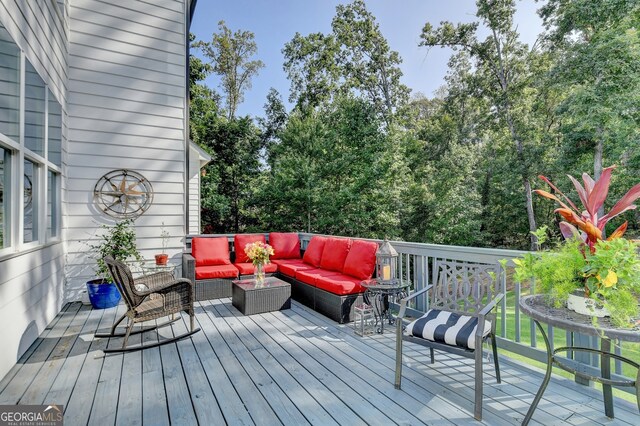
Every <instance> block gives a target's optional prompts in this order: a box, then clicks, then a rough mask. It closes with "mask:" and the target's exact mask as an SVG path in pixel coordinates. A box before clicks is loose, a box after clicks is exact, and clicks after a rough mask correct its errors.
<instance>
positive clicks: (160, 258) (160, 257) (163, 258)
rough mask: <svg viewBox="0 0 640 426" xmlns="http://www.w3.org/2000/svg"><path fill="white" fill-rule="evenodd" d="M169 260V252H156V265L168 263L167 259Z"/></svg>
mask: <svg viewBox="0 0 640 426" xmlns="http://www.w3.org/2000/svg"><path fill="white" fill-rule="evenodd" d="M168 260H169V255H168V254H164V253H163V254H156V265H162V266H164V265H166V264H167V261H168Z"/></svg>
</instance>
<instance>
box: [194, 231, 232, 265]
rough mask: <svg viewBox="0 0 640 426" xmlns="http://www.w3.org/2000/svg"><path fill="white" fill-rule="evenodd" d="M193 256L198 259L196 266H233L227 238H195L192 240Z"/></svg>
mask: <svg viewBox="0 0 640 426" xmlns="http://www.w3.org/2000/svg"><path fill="white" fill-rule="evenodd" d="M191 255H192V256H193V257H194V258H195V259H196V266H215V265H230V264H231V259H230V258H229V241H228V240H227V237H215V238H194V239H192V240H191Z"/></svg>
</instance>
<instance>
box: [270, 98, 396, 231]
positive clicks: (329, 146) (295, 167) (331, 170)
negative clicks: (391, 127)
mask: <svg viewBox="0 0 640 426" xmlns="http://www.w3.org/2000/svg"><path fill="white" fill-rule="evenodd" d="M380 126H381V121H380V118H379V117H378V115H377V114H376V112H375V111H374V109H373V108H372V107H371V105H369V104H368V103H366V102H364V101H363V100H359V99H354V98H338V99H336V101H335V102H334V103H331V104H329V105H326V106H325V107H323V108H322V109H321V110H316V111H307V112H306V113H302V112H301V111H295V112H294V113H292V115H291V116H290V117H289V120H288V122H287V126H286V128H285V129H284V130H283V131H282V133H281V143H280V144H278V145H277V146H275V147H274V150H275V153H274V158H275V162H274V165H273V168H272V170H271V172H270V173H271V178H270V180H269V182H268V186H267V187H266V188H264V190H263V194H264V195H263V200H264V201H263V203H264V205H268V206H269V207H268V208H267V209H266V212H265V213H266V214H267V215H268V218H267V221H268V226H269V227H273V228H274V229H290V230H306V231H309V232H321V233H332V234H338V235H352V236H362V237H373V236H376V237H382V236H384V235H385V234H386V235H389V236H397V235H399V231H398V211H397V207H398V204H399V196H398V191H397V190H396V189H395V188H394V187H393V185H394V183H396V182H397V180H396V177H397V176H398V175H399V173H398V168H397V164H396V158H395V157H394V154H393V150H392V149H391V147H392V146H393V144H394V141H393V140H392V139H391V138H390V137H389V136H388V135H387V134H386V133H384V132H382V131H381V130H380Z"/></svg>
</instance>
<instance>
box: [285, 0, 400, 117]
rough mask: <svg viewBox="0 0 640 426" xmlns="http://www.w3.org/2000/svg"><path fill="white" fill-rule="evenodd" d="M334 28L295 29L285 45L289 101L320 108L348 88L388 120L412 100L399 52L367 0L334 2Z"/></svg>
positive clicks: (343, 93) (298, 104)
mask: <svg viewBox="0 0 640 426" xmlns="http://www.w3.org/2000/svg"><path fill="white" fill-rule="evenodd" d="M331 27H332V33H331V34H328V35H325V34H322V33H313V34H310V35H308V36H306V37H304V36H302V35H300V34H296V35H295V36H294V38H293V39H292V40H291V41H290V42H289V43H287V44H286V45H285V47H284V49H283V53H284V56H285V63H284V69H285V72H287V75H288V78H289V80H290V81H291V96H290V101H292V102H296V105H297V107H298V108H301V109H306V108H316V107H318V106H320V105H322V104H324V103H327V102H330V101H331V100H332V99H335V98H336V97H342V96H345V95H346V94H348V93H350V94H351V95H358V96H361V97H362V98H364V99H366V100H367V101H368V102H369V103H370V104H371V105H372V107H373V108H374V111H375V112H376V114H378V115H379V116H380V117H381V118H382V120H384V122H385V123H386V124H387V125H389V124H390V123H391V122H392V121H393V117H394V115H395V112H396V110H397V109H398V108H401V107H402V106H403V105H404V104H405V103H406V102H407V100H408V96H409V89H408V88H407V87H406V86H405V85H403V84H402V83H401V82H400V78H401V77H402V71H401V70H400V67H399V65H400V63H401V62H402V60H401V58H400V55H399V54H398V53H397V52H395V51H392V50H391V48H390V47H389V44H388V42H387V40H386V39H385V38H384V36H383V35H382V32H381V31H380V27H379V25H378V24H377V22H376V20H375V17H374V16H373V14H371V13H370V12H369V11H368V10H367V8H366V5H365V2H364V1H363V0H354V1H353V2H352V3H349V4H346V5H338V6H337V7H336V15H335V17H334V18H333V21H332V24H331Z"/></svg>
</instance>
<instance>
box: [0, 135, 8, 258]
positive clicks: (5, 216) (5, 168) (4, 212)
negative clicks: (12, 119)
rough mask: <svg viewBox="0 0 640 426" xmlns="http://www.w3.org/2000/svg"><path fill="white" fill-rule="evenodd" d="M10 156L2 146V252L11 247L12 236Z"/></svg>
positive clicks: (0, 224)
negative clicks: (10, 225) (10, 224)
mask: <svg viewBox="0 0 640 426" xmlns="http://www.w3.org/2000/svg"><path fill="white" fill-rule="evenodd" d="M9 155H10V153H9V151H7V150H6V149H4V148H2V147H1V146H0V250H2V249H3V248H5V247H9V245H10V243H11V238H10V237H11V234H10V233H9V227H8V226H7V225H8V223H9V212H8V209H7V206H8V204H9V203H8V202H7V201H8V199H9V197H10V196H11V193H10V192H9V189H10V188H11V187H10V186H9V185H7V183H8V182H9V178H8V177H9V175H10V172H11V169H10V166H11V157H10V156H9ZM5 188H6V190H5ZM5 200H7V201H5Z"/></svg>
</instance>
